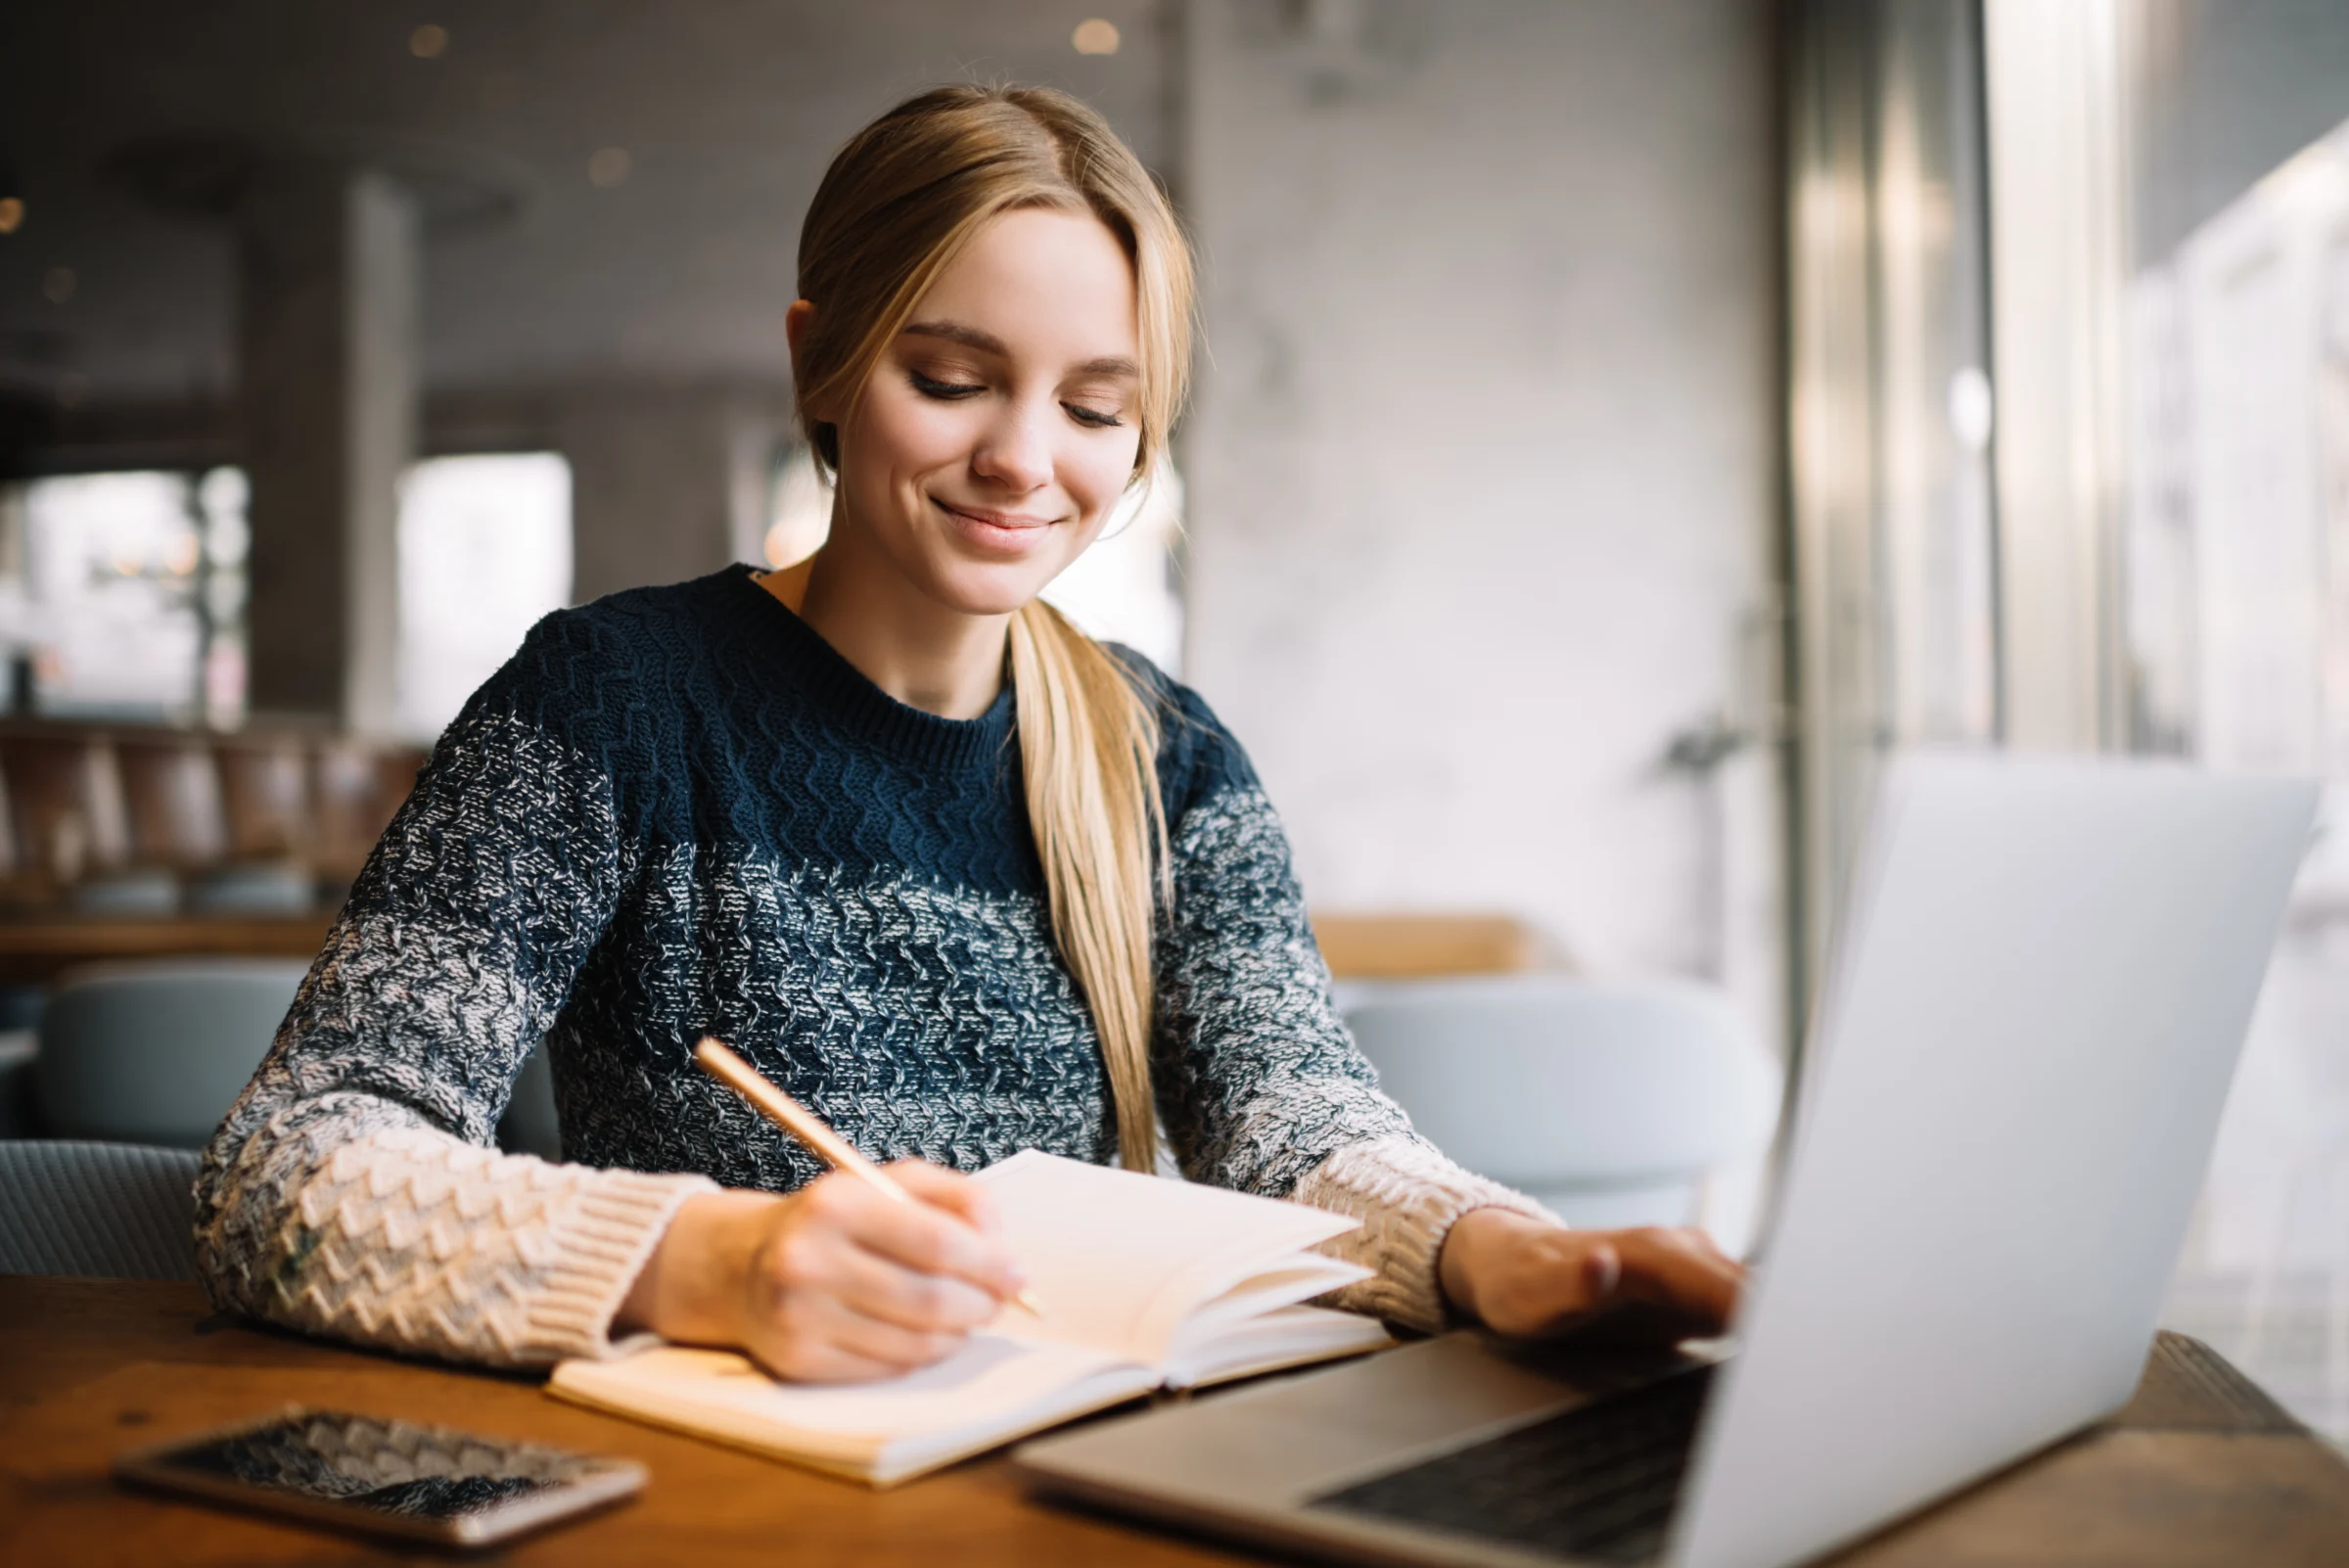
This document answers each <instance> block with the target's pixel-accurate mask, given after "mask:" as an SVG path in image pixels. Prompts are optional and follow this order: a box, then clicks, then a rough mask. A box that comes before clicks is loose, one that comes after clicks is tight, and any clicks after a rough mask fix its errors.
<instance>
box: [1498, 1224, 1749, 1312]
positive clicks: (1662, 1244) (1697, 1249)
mask: <svg viewBox="0 0 2349 1568" xmlns="http://www.w3.org/2000/svg"><path fill="white" fill-rule="evenodd" d="M1512 1228H1513V1229H1514V1233H1513V1234H1511V1235H1509V1236H1508V1237H1507V1239H1506V1243H1505V1245H1504V1246H1502V1247H1501V1248H1500V1249H1499V1250H1498V1252H1497V1254H1489V1255H1486V1256H1485V1257H1483V1258H1480V1259H1479V1260H1478V1268H1479V1271H1480V1278H1479V1279H1478V1281H1477V1284H1476V1300H1477V1305H1478V1312H1479V1315H1480V1316H1482V1317H1483V1318H1484V1320H1485V1322H1486V1323H1487V1324H1488V1325H1489V1326H1490V1327H1493V1328H1496V1329H1498V1330H1499V1331H1501V1332H1502V1333H1508V1334H1544V1333H1554V1332H1561V1331H1566V1330H1577V1331H1580V1330H1582V1329H1584V1328H1586V1327H1587V1326H1588V1325H1589V1324H1591V1323H1593V1322H1594V1321H1596V1320H1598V1319H1600V1318H1602V1317H1603V1318H1606V1319H1607V1320H1609V1321H1610V1322H1615V1321H1616V1320H1617V1319H1621V1320H1622V1321H1621V1323H1620V1324H1619V1326H1620V1327H1621V1328H1623V1329H1625V1330H1627V1331H1628V1337H1632V1338H1638V1339H1653V1340H1661V1341H1667V1342H1669V1341H1671V1340H1675V1339H1681V1338H1688V1337H1693V1336H1704V1335H1711V1334H1718V1333H1720V1332H1722V1331H1723V1330H1724V1329H1725V1328H1727V1325H1728V1322H1729V1319H1730V1316H1731V1314H1733V1313H1734V1312H1735V1310H1736V1305H1737V1295H1738V1291H1739V1289H1740V1287H1741V1286H1742V1284H1743V1281H1744V1269H1743V1268H1740V1267H1739V1266H1738V1265H1737V1264H1735V1263H1734V1262H1732V1261H1730V1260H1729V1259H1728V1258H1727V1257H1726V1256H1724V1255H1723V1254H1722V1252H1721V1250H1720V1249H1719V1248H1717V1247H1715V1246H1714V1245H1713V1242H1712V1240H1711V1238H1710V1237H1708V1236H1706V1235H1705V1233H1704V1232H1703V1231H1701V1230H1695V1229H1675V1228H1666V1227H1652V1228H1642V1229H1633V1230H1566V1229H1561V1228H1559V1227H1557V1226H1554V1225H1543V1224H1536V1223H1532V1222H1528V1223H1526V1224H1525V1225H1523V1226H1522V1227H1512ZM1624 1309H1629V1310H1630V1311H1629V1313H1628V1314H1627V1313H1626V1312H1624V1311H1623V1310H1624Z"/></svg>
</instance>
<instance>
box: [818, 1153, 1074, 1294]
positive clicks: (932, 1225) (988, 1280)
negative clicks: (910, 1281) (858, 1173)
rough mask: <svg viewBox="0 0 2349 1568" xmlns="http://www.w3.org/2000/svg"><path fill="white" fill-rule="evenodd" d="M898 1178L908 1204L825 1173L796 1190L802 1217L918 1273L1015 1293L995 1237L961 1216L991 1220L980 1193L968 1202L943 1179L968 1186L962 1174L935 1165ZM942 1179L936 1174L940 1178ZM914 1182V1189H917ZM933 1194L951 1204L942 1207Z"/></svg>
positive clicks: (1013, 1275)
mask: <svg viewBox="0 0 2349 1568" xmlns="http://www.w3.org/2000/svg"><path fill="white" fill-rule="evenodd" d="M922 1169H923V1171H924V1174H923V1175H919V1176H914V1179H913V1181H912V1182H908V1183H905V1185H906V1190H907V1191H909V1192H912V1193H913V1194H914V1198H915V1201H914V1202H912V1203H898V1202H897V1201H895V1200H894V1199H892V1198H890V1197H889V1196H887V1195H886V1194H884V1193H880V1192H876V1191H874V1190H873V1189H872V1188H871V1187H868V1186H866V1185H864V1184H863V1183H862V1182H858V1181H853V1180H850V1179H847V1178H844V1177H841V1176H825V1177H823V1178H822V1179H820V1180H818V1181H815V1182H813V1183H811V1184H810V1185H809V1186H808V1187H807V1188H806V1191H805V1192H804V1193H803V1194H802V1195H801V1202H802V1203H803V1204H804V1205H805V1206H806V1215H807V1218H808V1220H809V1221H810V1222H812V1223H815V1224H820V1225H824V1226H827V1227H830V1228H834V1229H837V1230H838V1231H839V1232H840V1233H841V1234H843V1235H844V1236H846V1237H847V1238H848V1239H849V1240H850V1241H851V1242H852V1243H853V1244H854V1245H856V1246H857V1247H860V1248H862V1249H863V1250H864V1251H866V1252H869V1253H872V1254H874V1255H876V1256H877V1257H880V1258H884V1259H887V1260H888V1261H889V1262H891V1263H893V1264H895V1265H897V1266H898V1268H905V1269H910V1270H912V1271H913V1272H915V1273H919V1274H943V1275H946V1276H948V1277H950V1278H954V1279H960V1280H962V1281H964V1282H965V1283H967V1284H969V1285H971V1286H973V1287H975V1288H977V1289H979V1290H983V1291H985V1292H987V1293H988V1294H989V1295H990V1296H993V1297H994V1298H996V1299H997V1300H998V1301H1005V1300H1009V1299H1010V1298H1011V1297H1013V1296H1016V1295H1018V1294H1019V1292H1020V1290H1021V1288H1022V1287H1023V1286H1024V1285H1025V1284H1026V1282H1027V1281H1026V1280H1025V1278H1024V1277H1023V1276H1022V1275H1021V1273H1020V1270H1019V1268H1017V1267H1016V1266H1015V1265H1014V1264H1013V1262H1012V1260H1011V1257H1010V1255H1009V1254H1008V1253H1006V1252H1005V1251H1004V1250H1003V1248H1002V1245H1001V1243H1000V1242H998V1241H996V1240H995V1239H994V1238H993V1237H991V1236H990V1235H988V1234H987V1233H986V1232H985V1231H983V1230H981V1229H979V1228H978V1226H977V1225H975V1224H973V1223H972V1222H970V1221H968V1220H966V1219H965V1218H964V1216H965V1215H966V1214H970V1213H977V1214H979V1215H980V1216H982V1218H983V1219H987V1220H989V1221H990V1222H991V1211H990V1210H989V1209H987V1208H985V1207H984V1203H985V1200H984V1197H983V1196H982V1197H980V1198H979V1199H977V1200H976V1201H974V1200H973V1199H972V1198H971V1197H970V1196H969V1195H968V1194H965V1193H962V1192H958V1191H956V1190H955V1188H954V1186H952V1185H949V1183H958V1184H959V1185H960V1186H961V1187H965V1188H967V1187H970V1186H971V1185H972V1183H971V1182H970V1181H969V1179H968V1178H967V1177H962V1176H955V1175H954V1174H953V1173H952V1172H950V1171H941V1170H939V1169H938V1168H937V1167H935V1166H932V1167H926V1168H922ZM910 1171H911V1162H905V1163H901V1164H899V1165H898V1166H896V1167H893V1168H892V1170H891V1173H890V1174H891V1175H892V1176H899V1177H903V1176H907V1175H909V1174H910ZM942 1178H943V1179H942ZM917 1185H918V1189H919V1190H917ZM934 1198H937V1199H944V1200H946V1201H947V1202H950V1203H954V1204H956V1205H957V1207H953V1208H949V1207H946V1206H944V1204H943V1203H941V1202H936V1201H933V1199H934Z"/></svg>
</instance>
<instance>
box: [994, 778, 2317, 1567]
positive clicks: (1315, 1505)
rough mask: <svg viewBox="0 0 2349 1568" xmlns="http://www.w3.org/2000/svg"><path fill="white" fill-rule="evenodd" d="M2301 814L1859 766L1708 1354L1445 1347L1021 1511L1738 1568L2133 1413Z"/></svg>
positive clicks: (1403, 1551)
mask: <svg viewBox="0 0 2349 1568" xmlns="http://www.w3.org/2000/svg"><path fill="white" fill-rule="evenodd" d="M2316 806H2317V788H2316V786H2315V785H2314V784H2313V783H2310V782H2307V781H2300V780H2280V779H2273V778H2251V777H2219V776H2213V775H2210V774H2206V773H2202V772H2198V771H2195V770H2193V769H2190V768H2188V767H2185V766H2180V765H2165V764H2158V763H2142V762H2123V761H2089V760H2051V759H2050V760H2025V759H2018V758H2013V757H2006V756H1981V757H1926V758H1912V759H1906V760H1903V761H1899V762H1896V763H1895V764H1893V766H1892V768H1891V769H1890V770H1889V771H1888V773H1887V776H1886V779H1885V783H1884V787H1883V789H1882V791H1881V792H1880V794H1879V796H1878V805H1877V809H1876V812H1875V816H1874V819H1873V820H1872V822H1871V824H1870V834H1869V838H1868V843H1867V847H1866V849H1865V851H1864V852H1863V855H1862V858H1861V861H1860V867H1859V872H1858V875H1857V877H1856V879H1855V885H1854V898H1853V900H1852V903H1851V909H1852V911H1853V913H1852V916H1851V918H1850V919H1849V920H1848V921H1847V922H1846V923H1845V925H1844V928H1843V929H1842V930H1841V932H1840V933H1839V934H1838V939H1837V946H1836V954H1835V959H1834V962H1833V965H1832V968H1831V970H1830V974H1829V980H1828V984H1827V987H1826V988H1825V991H1824V993H1823V996H1822V999H1821V1003H1820V1005H1819V1007H1818V1008H1817V1009H1816V1015H1815V1018H1814V1022H1813V1029H1812V1034H1811V1040H1810V1047H1809V1054H1808V1061H1809V1063H1810V1064H1811V1065H1810V1068H1809V1070H1808V1073H1807V1082H1806V1084H1805V1085H1804V1088H1803V1092H1802V1094H1801V1096H1800V1103H1799V1104H1798V1105H1797V1107H1796V1110H1795V1114H1794V1118H1793V1123H1792V1127H1791V1130H1790V1134H1789V1137H1788V1139H1787V1140H1786V1150H1785V1154H1784V1158H1783V1163H1782V1166H1781V1171H1780V1180H1779V1183H1778V1200H1777V1202H1776V1204H1775V1206H1774V1207H1775V1213H1774V1216H1773V1221H1772V1223H1771V1226H1770V1230H1769V1235H1768V1239H1767V1243H1766V1246H1765V1248H1764V1250H1763V1252H1762V1255H1761V1260H1760V1262H1759V1263H1758V1265H1757V1267H1756V1268H1755V1271H1754V1275H1753V1278H1752V1282H1751V1285H1750V1287H1749V1290H1748V1293H1747V1296H1746V1299H1745V1301H1744V1303H1743V1306H1742V1309H1741V1313H1740V1321H1739V1323H1738V1325H1737V1334H1736V1345H1735V1348H1734V1350H1733V1352H1726V1353H1724V1354H1721V1355H1714V1356H1704V1355H1699V1356H1681V1357H1675V1358H1672V1359H1670V1360H1669V1361H1668V1362H1667V1363H1666V1364H1664V1365H1662V1366H1654V1365H1651V1366H1648V1367H1645V1368H1640V1369H1637V1370H1635V1371H1633V1372H1627V1373H1624V1374H1622V1375H1616V1376H1600V1377H1596V1378H1593V1377H1591V1376H1589V1375H1574V1376H1567V1375H1560V1373H1559V1364H1560V1363H1558V1362H1557V1361H1556V1360H1555V1359H1554V1358H1552V1357H1545V1356H1544V1355H1543V1354H1542V1353H1541V1352H1540V1351H1539V1349H1538V1348H1535V1347H1528V1346H1524V1345H1507V1344H1501V1343H1497V1342H1495V1341H1492V1340H1490V1339H1489V1338H1487V1337H1486V1336H1483V1335H1480V1334H1477V1333H1473V1332H1461V1333H1454V1334H1448V1335H1444V1336H1441V1337H1438V1338H1435V1339H1432V1340H1427V1341H1424V1342H1421V1343H1418V1344H1415V1345H1410V1346H1406V1347H1405V1348H1403V1349H1401V1350H1397V1351H1392V1352H1389V1353H1387V1354H1384V1355H1381V1356H1376V1357H1373V1358H1370V1359H1368V1360H1361V1361H1356V1362H1351V1363H1348V1364H1346V1365H1344V1366H1340V1367H1335V1368H1328V1369H1323V1370H1321V1371H1318V1372H1313V1373H1308V1374H1304V1375H1300V1376H1293V1377H1288V1378H1283V1379H1280V1380H1276V1381H1270V1382H1264V1383H1258V1384H1254V1385H1251V1386H1249V1387H1246V1388H1243V1389H1240V1390H1237V1391H1234V1392H1231V1393H1227V1394H1224V1395H1221V1396H1215V1397H1209V1398H1204V1399H1201V1400H1198V1401H1196V1402H1193V1403H1190V1404H1184V1405H1174V1406H1167V1407H1160V1408H1158V1409H1154V1410H1151V1411H1147V1412H1145V1413H1142V1414H1139V1415H1135V1416H1131V1417H1128V1418H1124V1419H1121V1420H1116V1421H1111V1422H1106V1423H1099V1424H1095V1425H1092V1426H1089V1427H1085V1428H1081V1429H1079V1430H1077V1431H1074V1432H1071V1433H1067V1434H1063V1435H1061V1436H1057V1437H1053V1438H1047V1439H1044V1440H1042V1441H1039V1442H1035V1443H1031V1444H1029V1445H1027V1446H1025V1447H1024V1448H1022V1449H1021V1450H1020V1451H1019V1453H1018V1455H1017V1459H1016V1464H1017V1466H1018V1468H1019V1470H1020V1471H1021V1472H1022V1473H1023V1474H1024V1475H1025V1476H1027V1477H1028V1478H1029V1479H1030V1480H1031V1481H1032V1482H1033V1484H1034V1485H1036V1487H1037V1488H1039V1489H1040V1490H1042V1491H1043V1492H1045V1493H1046V1494H1048V1495H1057V1496H1061V1497H1065V1498H1070V1499H1079V1500H1082V1501H1084V1502H1086V1503H1089V1504H1091V1505H1095V1506H1102V1507H1107V1508H1110V1509H1112V1510H1122V1511H1128V1512H1133V1513H1138V1514H1142V1515H1145V1516H1149V1517H1152V1518H1156V1519H1160V1520H1167V1521H1173V1522H1175V1523H1178V1524H1182V1525H1185V1526H1188V1527H1190V1528H1193V1529H1197V1530H1204V1531H1207V1532H1210V1533H1216V1534H1223V1535H1228V1536H1234V1537H1239V1538H1242V1539H1247V1540H1253V1541H1257V1542H1262V1543H1266V1544H1269V1545H1276V1546H1280V1547H1283V1548H1287V1549H1289V1550H1302V1551H1306V1552H1310V1553H1313V1554H1315V1555H1323V1556H1329V1557H1334V1558H1339V1559H1343V1560H1349V1561H1375V1562H1387V1563H1429V1564H1436V1563H1444V1564H1453V1563H1456V1564H1491V1565H1504V1564H1505V1565H1531V1564H1556V1563H1560V1562H1609V1563H1631V1562H1665V1563H1671V1564H1675V1565H1679V1568H1776V1565H1779V1564H1786V1563H1793V1562H1799V1561H1802V1560H1804V1559H1807V1558H1810V1557H1813V1556H1816V1555H1819V1553H1822V1552H1825V1551H1828V1550H1830V1549H1832V1548H1834V1547H1836V1546H1839V1545H1844V1544H1846V1543H1849V1542H1851V1541H1854V1540H1856V1539H1858V1538H1859V1537H1862V1536H1864V1535H1866V1534H1868V1533H1870V1532H1873V1531H1875V1530H1877V1529H1879V1528H1881V1527H1883V1526H1884V1525H1886V1524H1888V1523H1890V1522H1891V1521H1893V1520H1895V1519H1897V1518H1899V1517H1900V1516H1902V1515H1903V1514H1905V1513H1907V1512H1909V1511H1911V1510H1912V1509H1915V1508H1917V1507H1920V1506H1922V1505H1923V1504H1925V1503H1927V1502H1930V1501H1932V1500H1934V1499H1938V1498H1940V1497H1943V1496H1946V1495H1947V1494H1949V1493H1951V1492H1953V1491H1956V1490H1957V1489H1959V1488H1961V1487H1963V1486H1965V1485H1966V1484H1967V1483H1969V1482H1972V1481H1974V1480H1977V1479H1979V1478H1981V1477H1982V1476H1984V1475H1986V1474H1988V1473H1990V1472H1992V1471H1994V1470H1997V1469H1999V1468H2001V1467H2003V1466H2004V1465H2007V1464H2009V1463H2011V1462H2012V1461H2014V1460H2015V1459H2016V1458H2018V1457H2020V1456H2021V1455H2024V1454H2026V1453H2031V1452H2033V1451H2034V1450H2037V1449H2040V1448H2044V1447H2046V1446H2048V1445H2050V1444H2052V1443H2054V1442H2056V1441H2058V1440H2060V1439H2062V1438H2064V1437H2065V1436H2067V1435H2069V1434H2070V1433H2072V1432H2075V1431H2077V1430H2078V1429H2080V1428H2081V1427H2083V1426H2085V1425H2087V1424H2089V1423H2091V1422H2093V1421H2096V1419H2098V1418H2099V1417H2101V1416H2103V1415H2106V1414H2108V1413H2110V1412H2111V1411H2113V1410H2115V1409H2117V1408H2118V1407H2120V1406H2122V1405H2123V1404H2124V1403H2126V1402H2127V1401H2128V1399H2129V1397H2130V1395H2131V1394H2132V1392H2133V1391H2134V1389H2135V1387H2136V1384H2137V1380H2138V1376H2139V1373H2140V1370H2141V1368H2142V1365H2143V1362H2144V1359H2145V1355H2146V1352H2147V1350H2148V1348H2149V1347H2150V1345H2151V1343H2152V1337H2153V1332H2154V1327H2155V1315H2156V1314H2157V1312H2158V1310H2159V1307H2160V1303H2161V1300H2162V1297H2163V1294H2164V1290H2165V1287H2166V1285H2167V1282H2168V1280H2169V1277H2170V1273H2171V1270H2172V1268H2173V1267H2174V1265H2175V1263H2176V1259H2177V1254H2178V1249H2179V1246H2180V1244H2181V1242H2182V1240H2183V1238H2184V1236H2185V1231H2186V1224H2187V1220H2188V1213H2189V1211H2190V1210H2191V1208H2192V1206H2193V1202H2194V1197H2195V1194H2196V1191H2197V1190H2198V1188H2199V1186H2200V1184H2201V1178H2202V1171H2203V1168H2204V1166H2205V1164H2206V1163H2207V1161H2208V1159H2209V1155H2210V1148H2211V1144H2212V1141H2213V1139H2214V1137H2215V1136H2216V1133H2217V1129H2218V1120H2219V1112H2220V1109H2221V1106H2222V1104H2223V1102H2224V1101H2225V1099H2226V1095H2227V1086H2228V1083H2229V1080H2230V1079H2231V1077H2232V1076H2233V1074H2234V1062H2235V1058H2236V1055H2237V1053H2238V1051H2239V1049H2240V1047H2241V1042H2242V1038H2243V1035H2244V1032H2245V1030H2246V1028H2247V1027H2248V1024H2249V1020H2250V1016H2251V1009H2252V1004H2253V1002H2254V1000H2255V999H2256V997H2257V995H2258V992H2259V988H2260V983H2261V979H2262V977H2263V975H2264V973H2265V971H2266V967H2267V961H2268V956H2269V952H2270V949H2271V947H2272V946H2273V945H2274V943H2275V940H2276V936H2277V933H2278V929H2279V927H2280V922H2281V919H2282V914H2283V909H2284V902H2285V898H2286V896H2287V894H2288V892H2289V889H2290V886H2291V882H2292V879H2293V874H2294V871H2295V869H2296V868H2297V866H2298V864H2299V861H2300V858H2301V855H2302V853H2303V851H2304V849H2305V847H2306V846H2307V843H2308V840H2309V833H2310V828H2311V825H2312V821H2313V818H2314V815H2315V810H2316Z"/></svg>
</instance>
